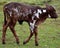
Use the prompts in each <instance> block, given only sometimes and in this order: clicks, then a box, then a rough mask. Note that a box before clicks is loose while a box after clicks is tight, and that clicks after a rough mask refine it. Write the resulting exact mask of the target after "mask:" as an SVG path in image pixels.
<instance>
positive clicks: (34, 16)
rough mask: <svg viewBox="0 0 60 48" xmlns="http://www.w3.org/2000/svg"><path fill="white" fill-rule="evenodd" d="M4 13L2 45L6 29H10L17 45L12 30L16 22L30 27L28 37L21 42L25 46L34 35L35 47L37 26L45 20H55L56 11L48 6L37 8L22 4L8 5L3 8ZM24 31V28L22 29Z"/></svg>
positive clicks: (17, 40) (14, 33)
mask: <svg viewBox="0 0 60 48" xmlns="http://www.w3.org/2000/svg"><path fill="white" fill-rule="evenodd" d="M3 12H4V25H3V34H2V43H3V44H5V35H6V30H7V27H9V28H10V30H11V31H12V33H13V35H14V36H15V38H16V42H17V43H19V39H18V37H17V35H16V31H15V29H14V27H15V24H16V22H17V21H18V22H19V24H22V23H23V21H26V22H27V23H28V24H29V26H30V36H29V37H28V38H27V39H26V40H25V41H24V42H23V44H26V43H27V42H28V41H29V40H30V38H31V37H32V36H33V34H35V45H38V39H37V26H38V24H41V23H42V22H44V21H45V20H46V18H48V17H51V18H57V14H56V10H55V9H54V8H53V7H52V6H50V5H46V8H41V7H39V6H31V5H26V4H22V3H16V2H12V3H8V4H6V5H5V6H4V8H3ZM23 29H24V28H23Z"/></svg>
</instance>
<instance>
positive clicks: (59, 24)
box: [0, 0, 60, 48]
mask: <svg viewBox="0 0 60 48" xmlns="http://www.w3.org/2000/svg"><path fill="white" fill-rule="evenodd" d="M11 1H12V0H7V1H6V0H3V1H2V0H1V1H0V2H1V3H2V2H5V3H6V2H7V3H8V2H11ZM13 1H16V2H25V3H34V4H38V2H39V4H40V2H41V3H42V1H44V0H40V1H39V0H38V2H36V0H33V1H32V0H30V1H28V0H21V1H20V0H13ZM59 1H60V0H58V1H57V0H53V2H50V3H49V4H51V5H53V6H55V8H56V10H57V13H60V3H59ZM5 3H4V4H5ZM4 4H1V5H0V48H60V17H58V19H57V20H56V21H55V20H54V19H47V20H46V21H45V22H44V23H42V24H41V25H39V26H38V42H39V46H37V47H36V46H35V43H34V36H33V37H32V38H31V40H30V41H29V42H28V43H27V44H26V45H23V41H24V40H25V39H26V38H27V37H28V36H29V33H30V31H29V26H28V24H27V23H26V22H24V23H23V25H22V26H21V25H19V24H18V23H17V25H16V26H15V29H16V33H17V35H18V37H19V40H20V44H19V45H17V44H16V41H15V38H14V36H13V34H12V32H11V31H10V30H9V28H8V30H7V33H6V44H5V45H3V44H2V40H1V39H2V25H3V12H2V8H3V5H4ZM41 6H43V5H41ZM58 16H60V14H58ZM22 28H23V29H24V31H25V32H24V31H23V29H22Z"/></svg>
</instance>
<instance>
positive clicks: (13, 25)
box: [9, 21, 19, 44]
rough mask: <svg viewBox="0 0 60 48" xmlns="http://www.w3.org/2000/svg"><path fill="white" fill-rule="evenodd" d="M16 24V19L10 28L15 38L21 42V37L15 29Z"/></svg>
mask: <svg viewBox="0 0 60 48" xmlns="http://www.w3.org/2000/svg"><path fill="white" fill-rule="evenodd" d="M15 24H16V21H15V22H12V24H10V25H9V28H10V30H11V31H12V33H13V35H14V37H15V39H16V42H17V44H19V39H18V36H17V34H16V31H15V29H14V27H15Z"/></svg>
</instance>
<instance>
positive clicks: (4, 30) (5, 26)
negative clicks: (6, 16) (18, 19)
mask: <svg viewBox="0 0 60 48" xmlns="http://www.w3.org/2000/svg"><path fill="white" fill-rule="evenodd" d="M9 22H10V21H9V20H8V21H7V23H6V24H5V23H4V25H3V29H2V44H5V36H6V30H7V27H8V25H9Z"/></svg>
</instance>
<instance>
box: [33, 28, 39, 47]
mask: <svg viewBox="0 0 60 48" xmlns="http://www.w3.org/2000/svg"><path fill="white" fill-rule="evenodd" d="M34 34H35V45H36V46H38V36H37V35H38V33H37V27H35V28H34Z"/></svg>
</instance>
